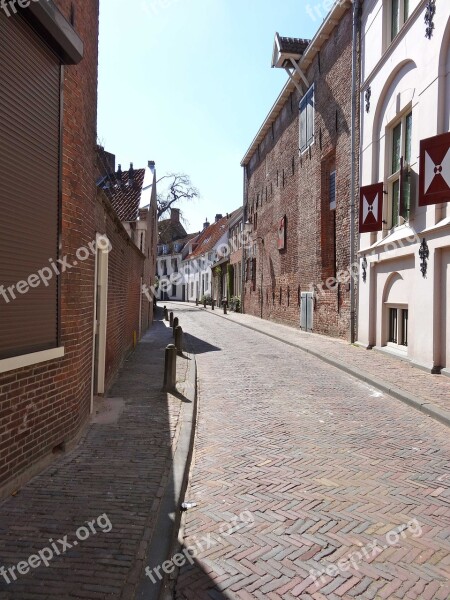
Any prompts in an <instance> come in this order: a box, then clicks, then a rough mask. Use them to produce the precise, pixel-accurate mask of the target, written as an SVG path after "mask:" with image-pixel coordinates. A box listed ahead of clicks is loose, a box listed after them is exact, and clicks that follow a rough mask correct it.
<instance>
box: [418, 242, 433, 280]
mask: <svg viewBox="0 0 450 600" xmlns="http://www.w3.org/2000/svg"><path fill="white" fill-rule="evenodd" d="M419 257H420V271H421V273H422V276H423V277H426V276H427V269H428V265H427V260H428V259H429V257H430V250H429V248H428V244H427V242H426V240H425V238H423V240H422V243H421V244H420V249H419Z"/></svg>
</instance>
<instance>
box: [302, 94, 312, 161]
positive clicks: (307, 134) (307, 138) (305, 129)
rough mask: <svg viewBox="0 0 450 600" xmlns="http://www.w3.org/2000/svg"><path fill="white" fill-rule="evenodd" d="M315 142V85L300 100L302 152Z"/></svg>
mask: <svg viewBox="0 0 450 600" xmlns="http://www.w3.org/2000/svg"><path fill="white" fill-rule="evenodd" d="M313 141H314V85H312V86H311V87H310V88H309V90H308V91H307V92H306V94H305V95H304V96H303V98H302V99H301V100H300V152H303V151H304V150H306V148H308V146H310V145H311V144H312V143H313Z"/></svg>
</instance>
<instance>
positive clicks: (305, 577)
mask: <svg viewBox="0 0 450 600" xmlns="http://www.w3.org/2000/svg"><path fill="white" fill-rule="evenodd" d="M174 306H175V305H173V306H171V308H174ZM174 309H175V311H176V314H177V315H178V316H180V317H181V318H182V320H183V324H184V328H185V329H186V330H187V331H188V332H189V333H190V334H191V339H190V342H191V344H192V346H193V348H194V350H195V351H196V352H197V366H198V377H199V423H198V431H197V439H196V447H195V457H194V459H195V463H194V466H193V470H192V475H191V483H190V489H189V490H188V496H189V499H190V500H194V501H195V502H197V503H198V506H197V507H196V508H194V509H192V510H190V511H188V513H187V516H186V522H185V529H184V535H185V539H184V544H185V546H189V547H194V548H196V549H197V556H196V559H195V564H194V565H187V566H184V567H182V568H181V570H180V573H179V576H178V581H177V586H176V592H175V596H176V598H177V600H183V599H189V600H201V599H203V598H205V599H218V598H228V599H230V600H234V599H236V600H239V599H242V600H246V599H250V598H264V599H266V598H267V599H269V600H277V599H280V598H283V599H286V600H289V599H292V598H300V599H302V600H306V599H313V600H324V599H327V600H343V599H344V600H352V599H354V598H363V599H367V600H372V599H380V600H381V599H389V600H390V599H400V598H402V599H403V598H404V599H408V600H415V599H417V600H419V599H420V600H426V599H431V598H435V599H437V600H449V598H450V584H449V578H450V464H449V458H450V442H449V433H448V429H447V428H446V427H445V426H443V425H440V424H439V423H437V422H434V421H432V420H431V419H429V418H428V417H426V416H424V415H422V414H421V413H419V412H418V411H416V410H414V409H412V408H410V407H408V406H406V405H404V404H403V403H401V402H399V401H397V400H395V399H393V398H391V397H389V396H386V395H383V394H381V393H380V392H377V390H374V389H371V388H370V387H369V386H367V385H365V384H362V383H361V382H359V381H358V380H355V379H354V378H352V377H350V376H347V375H345V374H344V373H343V372H341V371H339V370H337V369H335V368H333V367H330V366H327V365H326V364H325V363H323V362H322V361H320V360H318V359H316V358H314V357H311V356H309V355H307V354H305V353H304V352H302V351H301V350H296V349H295V348H292V347H289V346H287V345H285V344H283V343H282V342H279V341H277V340H273V339H270V338H267V337H266V336H264V335H261V334H259V333H256V332H254V331H250V330H248V329H244V328H242V327H241V326H239V325H236V324H235V323H233V322H232V321H227V320H224V319H218V318H212V317H211V316H209V315H205V314H204V313H202V312H201V311H199V310H198V309H193V308H188V307H186V306H183V305H179V306H175V308H174ZM246 511H249V513H247V512H246ZM248 514H250V515H251V517H252V519H253V520H254V524H253V526H251V525H252V524H251V523H250V524H248V522H247V521H248V520H249V517H248ZM227 524H228V525H227ZM229 524H231V525H238V527H233V529H232V530H228V527H231V525H229ZM326 569H328V571H327V572H325V570H326Z"/></svg>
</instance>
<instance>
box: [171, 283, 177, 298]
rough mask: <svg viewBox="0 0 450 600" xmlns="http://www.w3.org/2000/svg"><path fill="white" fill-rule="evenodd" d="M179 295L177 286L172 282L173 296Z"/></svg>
mask: <svg viewBox="0 0 450 600" xmlns="http://www.w3.org/2000/svg"><path fill="white" fill-rule="evenodd" d="M176 295H177V286H176V285H175V284H174V283H172V298H173V297H174V296H176Z"/></svg>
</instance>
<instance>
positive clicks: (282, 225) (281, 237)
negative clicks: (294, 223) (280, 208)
mask: <svg viewBox="0 0 450 600" xmlns="http://www.w3.org/2000/svg"><path fill="white" fill-rule="evenodd" d="M285 248H286V216H284V217H283V218H282V219H280V222H279V223H278V250H285Z"/></svg>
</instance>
